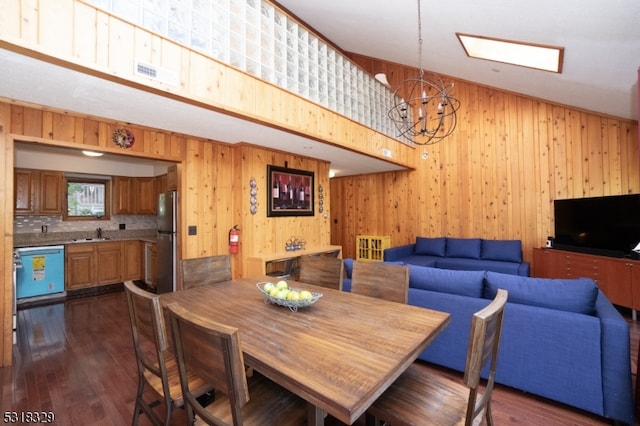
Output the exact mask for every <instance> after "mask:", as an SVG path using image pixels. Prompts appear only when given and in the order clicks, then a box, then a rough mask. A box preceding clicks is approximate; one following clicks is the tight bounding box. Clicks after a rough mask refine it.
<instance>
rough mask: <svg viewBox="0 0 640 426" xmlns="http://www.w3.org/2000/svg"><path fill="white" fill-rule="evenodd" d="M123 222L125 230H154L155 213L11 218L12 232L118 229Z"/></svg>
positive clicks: (155, 226)
mask: <svg viewBox="0 0 640 426" xmlns="http://www.w3.org/2000/svg"><path fill="white" fill-rule="evenodd" d="M121 223H124V224H125V226H126V230H127V231H129V230H142V229H145V230H148V229H152V230H155V229H156V228H157V225H156V216H155V215H113V216H111V220H74V221H63V220H62V218H61V217H60V216H39V215H23V216H15V217H14V219H13V233H14V234H30V233H41V232H42V226H43V225H44V226H46V227H47V232H49V233H51V232H80V231H89V232H94V231H95V230H96V229H97V228H102V230H103V231H104V232H108V231H118V230H119V225H120V224H121Z"/></svg>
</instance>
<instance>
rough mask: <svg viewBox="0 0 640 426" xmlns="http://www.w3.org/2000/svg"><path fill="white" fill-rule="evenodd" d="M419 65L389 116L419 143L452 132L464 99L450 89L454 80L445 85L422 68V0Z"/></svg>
mask: <svg viewBox="0 0 640 426" xmlns="http://www.w3.org/2000/svg"><path fill="white" fill-rule="evenodd" d="M418 65H419V67H420V74H419V76H418V77H416V78H409V79H407V80H405V81H403V82H402V83H400V85H399V86H398V88H397V89H396V90H395V92H394V95H395V96H394V105H393V106H392V107H391V109H390V110H389V113H388V115H389V118H390V119H391V120H392V121H393V123H394V124H395V126H396V128H397V129H398V132H399V136H401V137H403V138H405V139H407V140H409V141H411V142H413V143H415V144H417V145H431V144H434V143H437V142H440V141H441V140H442V139H444V138H446V137H447V136H449V135H450V134H451V133H452V132H453V130H454V129H455V128H456V124H457V117H456V111H457V110H458V108H459V107H460V101H459V100H458V99H456V98H454V97H453V96H451V94H450V93H449V92H450V91H451V89H453V83H451V84H448V85H445V83H444V81H443V80H442V78H440V76H439V75H437V74H435V73H429V77H427V76H426V75H425V71H424V69H423V68H422V16H421V10H420V0H418Z"/></svg>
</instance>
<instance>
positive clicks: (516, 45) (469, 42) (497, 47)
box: [456, 33, 564, 73]
mask: <svg viewBox="0 0 640 426" xmlns="http://www.w3.org/2000/svg"><path fill="white" fill-rule="evenodd" d="M456 36H457V37H458V40H459V41H460V44H462V48H463V49H464V51H465V52H466V53H467V56H470V57H472V58H477V59H486V60H488V61H494V62H502V63H505V64H511V65H520V66H523V67H528V68H533V69H538V70H543V71H551V72H556V73H561V72H562V61H563V57H564V48H563V47H557V46H545V45H542V44H533V43H524V42H521V41H513V40H502V39H499V38H492V37H484V36H477V35H471V34H462V33H456Z"/></svg>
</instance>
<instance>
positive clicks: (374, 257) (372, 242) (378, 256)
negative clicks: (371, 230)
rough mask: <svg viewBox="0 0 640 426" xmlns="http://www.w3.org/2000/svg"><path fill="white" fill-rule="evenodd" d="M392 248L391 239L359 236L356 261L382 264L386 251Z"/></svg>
mask: <svg viewBox="0 0 640 426" xmlns="http://www.w3.org/2000/svg"><path fill="white" fill-rule="evenodd" d="M389 247H391V237H390V236H386V237H381V236H371V235H358V236H356V260H362V261H366V262H382V261H383V260H384V250H385V249H388V248H389Z"/></svg>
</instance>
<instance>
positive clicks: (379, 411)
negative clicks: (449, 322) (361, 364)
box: [366, 290, 507, 426]
mask: <svg viewBox="0 0 640 426" xmlns="http://www.w3.org/2000/svg"><path fill="white" fill-rule="evenodd" d="M506 303H507V291H505V290H498V292H497V294H496V297H495V298H494V299H493V301H492V302H491V303H490V304H489V305H488V306H486V307H485V308H483V309H481V310H480V311H478V312H476V313H475V314H473V317H472V318H471V334H470V336H469V346H468V350H467V361H466V365H465V371H464V384H462V383H460V382H458V381H455V380H454V379H451V378H449V377H445V376H441V375H438V374H435V373H433V372H431V371H430V372H425V371H424V370H422V369H421V368H420V366H418V365H417V364H416V363H414V364H413V365H411V366H410V367H409V368H408V369H407V370H406V371H405V372H404V373H402V375H401V376H400V377H399V378H398V379H397V380H396V381H395V382H394V383H392V384H391V386H390V387H389V388H388V389H387V390H386V391H385V392H384V393H383V394H382V395H381V396H380V397H379V398H378V399H377V400H376V401H375V402H374V403H373V404H372V405H371V407H370V408H369V410H368V411H367V415H366V424H367V425H375V424H377V423H378V422H379V421H384V422H386V423H389V424H391V425H393V426H403V425H404V426H409V425H466V426H470V425H472V424H476V423H474V419H476V418H478V417H479V419H478V420H480V421H481V420H482V413H483V412H484V417H485V418H486V420H487V424H488V425H492V424H493V419H492V417H491V393H492V391H493V386H494V380H495V374H496V361H497V356H498V349H499V347H500V337H501V334H502V319H503V316H504V307H505V304H506ZM487 365H489V376H488V379H487V380H486V383H485V385H484V386H481V378H480V373H481V372H482V370H483V369H484V368H485V367H486V366H487ZM481 390H482V391H483V393H482V394H480V391H481ZM479 423H480V422H478V424H479Z"/></svg>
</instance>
